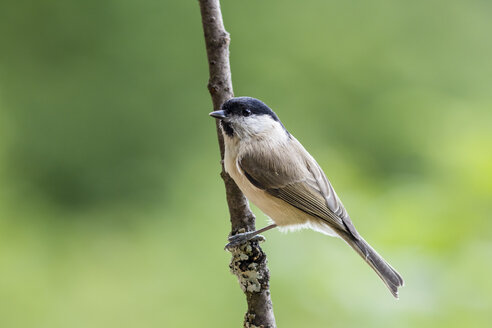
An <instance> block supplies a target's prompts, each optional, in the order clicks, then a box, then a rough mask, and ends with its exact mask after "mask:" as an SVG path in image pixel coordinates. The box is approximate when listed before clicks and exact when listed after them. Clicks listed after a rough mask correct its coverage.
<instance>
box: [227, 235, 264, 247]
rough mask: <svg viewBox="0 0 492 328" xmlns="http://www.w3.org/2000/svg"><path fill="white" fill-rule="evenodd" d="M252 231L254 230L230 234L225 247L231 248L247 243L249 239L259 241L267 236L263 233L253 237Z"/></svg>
mask: <svg viewBox="0 0 492 328" xmlns="http://www.w3.org/2000/svg"><path fill="white" fill-rule="evenodd" d="M252 233H253V232H244V233H238V234H235V235H233V236H230V237H229V238H228V240H229V243H228V244H227V245H225V248H224V249H226V250H231V249H233V248H235V247H238V246H241V245H242V244H245V243H246V242H247V241H248V240H251V241H257V242H262V241H265V237H263V236H262V235H255V236H252V237H251V234H252Z"/></svg>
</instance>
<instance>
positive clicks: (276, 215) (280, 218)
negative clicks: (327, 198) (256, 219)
mask: <svg viewBox="0 0 492 328" xmlns="http://www.w3.org/2000/svg"><path fill="white" fill-rule="evenodd" d="M228 157H229V156H226V159H225V161H224V165H225V169H226V172H227V173H228V174H229V175H230V176H231V178H232V179H234V182H236V184H237V186H238V187H239V189H241V191H242V192H243V194H244V195H245V196H246V198H248V200H249V201H251V202H252V203H253V204H255V205H256V206H257V207H258V208H259V209H260V210H261V211H262V212H263V213H265V214H266V215H267V216H268V217H270V218H271V219H272V220H273V221H274V222H275V224H277V225H278V226H280V227H282V226H298V225H301V226H302V225H305V224H306V223H307V221H308V220H309V219H312V217H311V216H309V215H307V214H306V213H304V212H302V211H300V210H298V209H297V208H295V207H293V206H291V205H289V204H287V203H286V202H284V201H283V200H281V199H279V198H276V197H273V196H272V195H270V194H268V193H267V192H265V191H263V190H261V189H259V188H256V187H255V186H254V185H253V184H251V183H250V182H249V180H248V179H247V178H246V176H245V175H244V174H243V173H242V172H240V171H239V169H238V167H237V165H236V161H235V160H234V159H233V158H230V157H229V158H228ZM292 228H294V227H292Z"/></svg>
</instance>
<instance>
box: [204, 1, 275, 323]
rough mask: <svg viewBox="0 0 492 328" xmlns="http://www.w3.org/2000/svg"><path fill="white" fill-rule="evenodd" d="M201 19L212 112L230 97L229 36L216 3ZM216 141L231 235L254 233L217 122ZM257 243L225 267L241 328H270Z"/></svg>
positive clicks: (270, 315) (243, 248)
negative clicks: (241, 299) (244, 306)
mask: <svg viewBox="0 0 492 328" xmlns="http://www.w3.org/2000/svg"><path fill="white" fill-rule="evenodd" d="M199 3H200V10H201V15H202V24H203V32H204V35H205V45H206V48H207V57H208V65H209V71H210V80H209V82H208V90H209V91H210V95H211V96H212V102H213V106H214V110H218V109H220V107H221V106H222V104H223V103H224V102H225V101H226V100H228V99H230V98H232V97H233V96H234V94H233V90H232V82H231V69H230V65H229V43H230V38H229V33H227V32H226V30H225V28H224V24H223V22H222V14H221V11H220V2H219V0H199ZM216 128H217V136H218V139H219V147H220V157H221V166H222V172H221V174H220V175H221V177H222V179H223V180H224V184H225V189H226V198H227V205H228V207H229V214H230V220H231V235H233V234H236V233H239V232H245V231H254V230H255V216H254V215H253V213H252V212H251V210H250V208H249V204H248V201H247V200H246V198H245V197H244V195H243V194H242V192H241V191H240V190H239V188H238V187H237V185H236V184H235V183H234V180H233V179H232V178H231V177H230V176H229V175H228V174H227V173H226V172H225V170H224V164H223V159H224V140H223V135H222V132H221V131H220V128H219V125H218V122H217V125H216ZM258 243H259V242H258V241H250V242H248V243H247V244H245V245H243V246H241V247H238V248H236V249H234V250H233V251H232V260H231V264H230V265H229V267H230V269H231V272H232V273H234V274H235V275H236V276H237V277H238V280H239V284H240V286H241V289H242V290H243V292H244V294H245V295H246V301H247V303H248V312H246V315H245V318H244V327H247V328H252V327H264V328H274V327H276V324H275V317H274V315H273V306H272V301H271V298H270V287H269V279H270V273H269V271H268V267H267V258H266V255H265V253H264V252H263V251H262V249H261V247H260V246H259V245H258Z"/></svg>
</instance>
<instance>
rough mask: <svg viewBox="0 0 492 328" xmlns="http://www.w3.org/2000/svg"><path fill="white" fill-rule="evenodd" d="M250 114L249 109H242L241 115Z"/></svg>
mask: <svg viewBox="0 0 492 328" xmlns="http://www.w3.org/2000/svg"><path fill="white" fill-rule="evenodd" d="M249 115H251V111H250V110H249V109H243V116H249Z"/></svg>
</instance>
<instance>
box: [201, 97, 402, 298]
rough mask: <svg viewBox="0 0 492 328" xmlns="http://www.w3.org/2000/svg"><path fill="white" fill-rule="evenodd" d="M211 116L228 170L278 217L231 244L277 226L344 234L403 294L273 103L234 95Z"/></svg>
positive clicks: (395, 292) (245, 190)
mask: <svg viewBox="0 0 492 328" xmlns="http://www.w3.org/2000/svg"><path fill="white" fill-rule="evenodd" d="M210 116H212V117H215V118H216V119H219V120H220V127H221V130H222V132H223V134H224V146H225V153H224V167H225V170H226V172H227V173H228V174H229V175H230V176H231V177H232V178H233V179H234V181H235V182H236V184H237V185H238V187H239V188H240V189H241V191H242V192H243V193H244V195H245V196H246V197H247V198H248V200H250V201H251V202H253V204H255V205H256V206H257V207H258V208H259V209H260V210H262V211H263V212H264V213H265V214H266V215H267V216H268V217H270V218H271V219H272V220H273V224H271V225H269V226H267V227H265V228H263V229H260V230H257V231H252V232H246V233H242V234H237V235H234V236H231V237H230V238H229V241H230V243H229V244H228V247H235V246H237V245H240V244H242V243H244V242H246V241H247V240H249V239H252V238H253V237H254V236H256V235H257V234H258V233H261V232H263V231H266V230H269V229H272V228H275V227H279V228H280V229H284V230H296V229H299V228H305V227H307V228H311V229H313V230H316V231H319V232H322V233H324V234H327V235H330V236H336V237H340V238H341V239H343V240H344V241H345V242H346V243H347V244H348V245H349V246H350V247H352V248H353V249H354V250H355V251H356V252H357V253H358V254H359V255H360V256H361V257H362V258H363V259H364V260H365V261H366V262H367V263H368V264H369V266H370V267H371V268H373V269H374V271H375V272H376V273H377V274H378V275H379V277H380V278H381V279H382V280H383V282H384V283H385V284H386V286H387V287H388V288H389V290H390V291H391V293H392V294H393V296H394V297H396V298H398V288H399V287H401V286H403V279H402V277H401V276H400V274H399V273H398V272H396V270H395V269H393V268H392V267H391V265H389V264H388V263H387V262H386V261H385V260H384V259H383V258H382V257H381V256H380V255H379V254H378V253H377V252H376V251H375V250H374V249H373V248H372V247H371V246H369V244H368V243H367V242H366V241H365V240H364V239H363V238H362V237H361V235H360V234H359V233H358V232H357V230H356V229H355V227H354V225H353V224H352V220H351V219H350V216H349V215H348V213H347V211H346V210H345V208H344V207H343V204H342V202H341V201H340V199H339V198H338V196H337V194H336V192H335V190H334V189H333V187H332V185H331V183H330V181H328V179H327V178H326V176H325V174H324V173H323V170H321V167H320V166H319V165H318V163H317V162H316V161H315V160H314V158H313V157H312V156H311V155H310V154H309V153H308V152H307V151H306V150H305V149H304V147H303V146H302V145H301V144H300V143H299V141H297V139H296V138H294V136H293V135H292V134H290V133H289V132H288V131H287V130H286V129H285V127H284V125H283V124H282V122H281V121H280V119H279V118H278V116H277V115H276V114H275V113H274V112H273V111H272V110H271V109H270V108H269V107H268V106H267V105H265V104H264V103H263V102H261V101H260V100H258V99H254V98H250V97H238V98H232V99H230V100H228V101H226V102H225V103H224V104H223V105H222V108H221V109H220V110H218V111H214V112H212V113H210Z"/></svg>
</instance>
